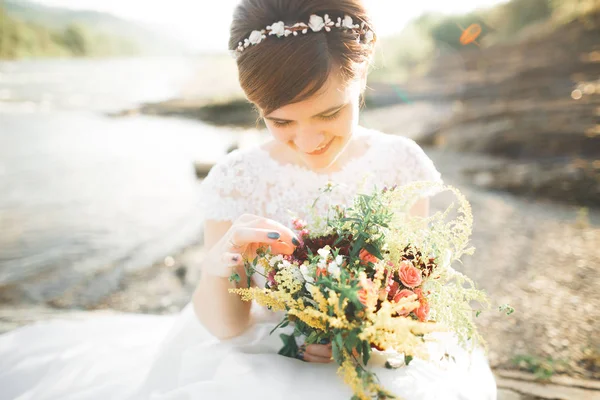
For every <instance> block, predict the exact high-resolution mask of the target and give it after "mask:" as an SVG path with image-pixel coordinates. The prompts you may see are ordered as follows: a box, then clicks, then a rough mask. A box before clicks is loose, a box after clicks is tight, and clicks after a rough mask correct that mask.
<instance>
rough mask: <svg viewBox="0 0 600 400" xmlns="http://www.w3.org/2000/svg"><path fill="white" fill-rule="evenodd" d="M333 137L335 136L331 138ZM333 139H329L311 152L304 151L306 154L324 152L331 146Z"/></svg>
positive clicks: (311, 154)
mask: <svg viewBox="0 0 600 400" xmlns="http://www.w3.org/2000/svg"><path fill="white" fill-rule="evenodd" d="M333 139H335V138H333ZM333 139H331V140H330V141H329V143H327V144H326V145H323V146H321V147H319V148H318V149H316V150H315V151H313V152H312V153H306V154H308V155H310V156H318V155H320V154H323V153H325V152H326V151H327V150H329V147H331V143H333Z"/></svg>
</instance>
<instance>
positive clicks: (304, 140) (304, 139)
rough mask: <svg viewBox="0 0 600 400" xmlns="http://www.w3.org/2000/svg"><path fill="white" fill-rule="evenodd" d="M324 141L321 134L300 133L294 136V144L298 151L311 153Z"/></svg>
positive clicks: (323, 136)
mask: <svg viewBox="0 0 600 400" xmlns="http://www.w3.org/2000/svg"><path fill="white" fill-rule="evenodd" d="M324 141H325V135H324V134H322V133H314V132H312V133H311V132H302V133H299V134H298V135H297V136H296V139H295V140H294V144H295V145H296V147H298V149H299V150H300V151H303V152H305V153H312V152H313V151H315V150H316V149H317V148H319V146H321V145H322V144H323V142H324Z"/></svg>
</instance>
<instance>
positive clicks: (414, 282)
mask: <svg viewBox="0 0 600 400" xmlns="http://www.w3.org/2000/svg"><path fill="white" fill-rule="evenodd" d="M398 275H399V276H400V282H402V284H403V285H404V286H406V287H409V288H414V287H416V286H419V285H420V284H421V283H422V282H423V277H422V276H421V271H420V270H419V269H417V268H415V267H414V266H413V265H412V263H411V262H410V261H402V262H401V263H400V269H399V270H398Z"/></svg>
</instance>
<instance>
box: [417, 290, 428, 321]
mask: <svg viewBox="0 0 600 400" xmlns="http://www.w3.org/2000/svg"><path fill="white" fill-rule="evenodd" d="M415 294H416V295H417V296H418V297H419V303H421V306H420V307H419V308H417V309H416V310H415V311H414V313H415V315H416V316H417V318H418V319H419V321H421V322H426V321H427V319H428V318H429V311H430V310H429V302H428V301H427V299H426V298H425V296H423V290H421V288H417V289H415Z"/></svg>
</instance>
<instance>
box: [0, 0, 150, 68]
mask: <svg viewBox="0 0 600 400" xmlns="http://www.w3.org/2000/svg"><path fill="white" fill-rule="evenodd" d="M135 54H139V49H138V46H137V44H136V43H135V42H134V41H132V40H128V39H123V38H120V37H117V36H114V35H107V34H100V33H96V32H94V31H93V30H91V29H88V28H86V27H85V26H82V25H78V24H71V25H68V26H67V27H66V28H65V29H64V30H62V31H60V30H58V31H57V30H53V29H49V28H47V27H45V26H41V25H38V24H36V23H32V22H24V21H21V20H19V19H17V18H14V17H11V16H9V15H8V14H7V13H6V10H5V9H4V8H3V7H2V1H1V0H0V59H15V58H28V57H65V56H70V57H73V56H75V57H90V56H99V57H101V56H113V55H135Z"/></svg>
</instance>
